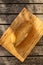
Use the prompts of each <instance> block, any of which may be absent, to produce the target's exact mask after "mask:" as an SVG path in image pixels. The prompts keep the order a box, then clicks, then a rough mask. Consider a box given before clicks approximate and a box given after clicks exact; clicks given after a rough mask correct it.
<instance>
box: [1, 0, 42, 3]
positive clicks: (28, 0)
mask: <svg viewBox="0 0 43 65" xmlns="http://www.w3.org/2000/svg"><path fill="white" fill-rule="evenodd" d="M0 3H43V0H40V1H39V0H33V1H32V0H13V1H12V0H3V1H2V0H0Z"/></svg>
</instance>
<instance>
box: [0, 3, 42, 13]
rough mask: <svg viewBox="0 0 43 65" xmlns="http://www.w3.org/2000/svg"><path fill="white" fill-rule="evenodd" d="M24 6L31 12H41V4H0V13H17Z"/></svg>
mask: <svg viewBox="0 0 43 65" xmlns="http://www.w3.org/2000/svg"><path fill="white" fill-rule="evenodd" d="M24 7H26V8H27V9H28V10H29V11H31V12H32V13H43V4H41V5H40V4H37V5H36V4H27V5H26V4H12V5H11V4H8V5H7V4H0V13H19V12H20V11H21V10H22V9H23V8H24ZM39 9H40V10H39Z"/></svg>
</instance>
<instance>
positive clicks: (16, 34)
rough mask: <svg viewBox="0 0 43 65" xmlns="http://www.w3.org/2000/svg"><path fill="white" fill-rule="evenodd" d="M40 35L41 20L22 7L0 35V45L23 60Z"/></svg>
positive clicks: (41, 31) (42, 28)
mask: <svg viewBox="0 0 43 65" xmlns="http://www.w3.org/2000/svg"><path fill="white" fill-rule="evenodd" d="M42 35H43V22H42V21H40V20H39V19H38V18H37V17H36V16H35V15H33V14H32V13H31V12H29V11H28V10H27V9H26V8H23V10H22V11H21V12H20V14H19V15H18V16H17V17H16V19H15V20H14V21H13V22H12V24H11V25H10V27H9V28H8V29H7V30H6V31H5V33H4V34H3V36H2V37H1V45H2V46H3V47H4V48H5V49H6V50H8V51H9V52H10V53H11V54H13V55H14V56H16V57H17V58H18V59H19V60H20V61H22V62H23V61H24V60H25V58H26V57H27V56H28V55H29V53H30V52H31V50H32V49H33V48H34V47H35V45H36V44H37V42H38V41H39V40H40V38H41V37H42Z"/></svg>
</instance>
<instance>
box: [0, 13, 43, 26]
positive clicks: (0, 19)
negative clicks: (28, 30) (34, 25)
mask: <svg viewBox="0 0 43 65" xmlns="http://www.w3.org/2000/svg"><path fill="white" fill-rule="evenodd" d="M17 15H18V14H16V15H0V24H11V23H12V21H13V20H14V19H15V18H16V17H17ZM36 16H37V17H38V18H40V20H42V21H43V15H36ZM4 27H7V25H6V26H4Z"/></svg>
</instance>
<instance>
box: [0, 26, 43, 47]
mask: <svg viewBox="0 0 43 65" xmlns="http://www.w3.org/2000/svg"><path fill="white" fill-rule="evenodd" d="M9 26H10V25H0V37H1V36H2V35H3V33H4V32H5V31H6V29H7V28H8V27H9ZM37 45H41V46H42V45H43V37H42V38H41V39H40V41H39V42H38V44H37Z"/></svg>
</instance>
